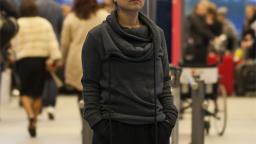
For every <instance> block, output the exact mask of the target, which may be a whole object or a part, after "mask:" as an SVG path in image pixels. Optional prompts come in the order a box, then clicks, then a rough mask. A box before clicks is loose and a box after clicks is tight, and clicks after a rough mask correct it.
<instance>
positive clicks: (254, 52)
mask: <svg viewBox="0 0 256 144" xmlns="http://www.w3.org/2000/svg"><path fill="white" fill-rule="evenodd" d="M227 14H228V8H227V7H218V6H216V5H215V4H214V3H212V2H210V1H208V0H202V1H200V2H199V3H198V4H197V5H196V7H195V9H194V11H193V12H192V13H191V14H190V15H189V16H188V17H187V19H186V23H185V25H186V29H185V36H186V39H185V40H186V42H185V46H184V50H183V63H184V64H187V65H216V64H217V65H218V66H219V71H220V75H221V78H222V80H221V81H222V83H223V84H224V85H225V86H226V89H227V91H228V94H230V95H231V94H233V93H234V88H233V85H235V86H236V90H237V91H236V92H237V94H239V95H240V94H244V92H245V89H246V88H245V87H244V85H246V83H247V82H246V81H245V79H251V80H254V81H255V82H252V83H253V84H254V85H255V83H256V80H255V75H254V74H252V75H251V76H249V75H248V74H247V73H255V69H256V67H255V63H256V37H255V34H256V6H255V5H247V6H246V11H245V14H246V16H245V20H244V24H243V31H242V32H241V35H239V32H237V29H236V28H235V25H234V24H233V23H232V21H231V20H229V19H228V18H227ZM244 73H246V74H244ZM248 77H249V78H248ZM248 87H250V86H248ZM251 87H252V86H251ZM253 87H255V86H253Z"/></svg>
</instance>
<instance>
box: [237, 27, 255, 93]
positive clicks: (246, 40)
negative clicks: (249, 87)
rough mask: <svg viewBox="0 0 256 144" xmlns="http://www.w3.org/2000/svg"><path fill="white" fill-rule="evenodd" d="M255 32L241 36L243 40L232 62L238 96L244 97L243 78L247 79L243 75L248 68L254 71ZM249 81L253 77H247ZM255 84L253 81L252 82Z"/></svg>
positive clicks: (244, 85)
mask: <svg viewBox="0 0 256 144" xmlns="http://www.w3.org/2000/svg"><path fill="white" fill-rule="evenodd" d="M255 39H256V37H255V32H254V31H253V30H248V31H247V32H246V33H244V34H243V38H242V40H241V43H240V48H238V49H237V50H236V51H235V54H234V62H235V64H236V69H235V80H236V82H235V86H236V93H237V94H238V95H244V92H245V91H244V90H245V87H246V84H247V81H245V80H244V79H245V77H249V76H250V75H247V74H248V73H245V72H246V71H247V70H248V69H247V68H249V69H250V67H251V66H252V67H251V68H253V69H255V63H256V42H255ZM249 78H250V79H251V80H253V79H255V77H249ZM254 83H255V81H254Z"/></svg>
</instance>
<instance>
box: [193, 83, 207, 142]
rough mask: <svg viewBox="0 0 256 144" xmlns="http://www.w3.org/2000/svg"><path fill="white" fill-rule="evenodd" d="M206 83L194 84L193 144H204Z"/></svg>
mask: <svg viewBox="0 0 256 144" xmlns="http://www.w3.org/2000/svg"><path fill="white" fill-rule="evenodd" d="M203 101H204V82H203V81H200V80H197V79H195V83H193V84H192V144H204V112H203V107H202V105H203Z"/></svg>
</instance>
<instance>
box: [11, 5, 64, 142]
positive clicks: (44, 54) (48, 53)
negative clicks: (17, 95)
mask: <svg viewBox="0 0 256 144" xmlns="http://www.w3.org/2000/svg"><path fill="white" fill-rule="evenodd" d="M20 17H21V18H20V19H18V25H19V32H18V33H17V35H16V37H15V38H14V40H13V41H12V50H13V52H14V56H15V60H16V64H17V67H18V74H19V78H20V82H21V86H20V92H21V102H22V105H23V107H24V109H25V111H26V113H27V116H28V119H29V126H28V131H29V133H30V135H31V137H35V136H36V124H37V116H38V114H39V112H40V110H41V106H42V92H43V88H44V83H45V80H46V74H47V70H48V71H53V70H54V67H55V64H56V62H57V60H59V59H60V58H61V53H60V51H59V48H58V42H57V39H56V37H55V34H54V31H53V29H52V27H51V24H50V23H49V22H48V21H47V20H46V19H43V18H41V17H39V16H38V10H37V7H36V4H35V1H34V0H22V2H21V5H20Z"/></svg>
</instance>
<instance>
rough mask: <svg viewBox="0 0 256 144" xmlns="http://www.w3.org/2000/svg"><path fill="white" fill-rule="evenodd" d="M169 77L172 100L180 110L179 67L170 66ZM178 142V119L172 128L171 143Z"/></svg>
mask: <svg viewBox="0 0 256 144" xmlns="http://www.w3.org/2000/svg"><path fill="white" fill-rule="evenodd" d="M170 72H171V78H172V84H171V85H172V88H171V89H172V94H173V101H174V104H175V106H176V107H177V109H178V111H179V110H180V75H181V69H179V68H175V67H172V66H170ZM178 143H179V121H178V120H177V123H176V125H175V127H174V129H173V133H172V144H178Z"/></svg>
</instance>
